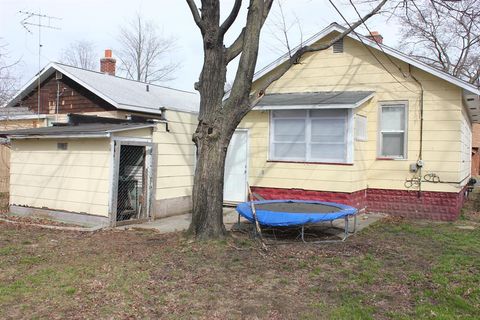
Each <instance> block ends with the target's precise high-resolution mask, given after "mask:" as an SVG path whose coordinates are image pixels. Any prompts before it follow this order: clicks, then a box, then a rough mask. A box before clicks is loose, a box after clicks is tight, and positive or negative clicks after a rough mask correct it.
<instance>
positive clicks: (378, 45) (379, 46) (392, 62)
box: [349, 0, 405, 76]
mask: <svg viewBox="0 0 480 320" xmlns="http://www.w3.org/2000/svg"><path fill="white" fill-rule="evenodd" d="M349 1H350V4H351V5H352V7H353V9H354V10H355V12H356V13H357V16H358V17H359V18H360V20H361V21H362V24H363V25H364V26H365V28H366V29H367V31H368V33H369V34H372V31H371V30H370V28H369V27H368V26H367V24H366V23H365V20H363V18H362V16H361V15H360V12H358V9H357V7H356V6H355V4H354V3H353V1H352V0H349ZM373 40H374V41H375V43H376V44H377V47H378V48H379V49H380V50H382V52H383V54H384V55H385V57H386V58H387V59H388V61H390V63H391V64H393V65H394V66H395V67H397V69H398V71H400V73H401V74H403V76H405V74H404V73H403V70H402V68H400V66H399V65H398V64H396V63H395V61H393V59H392V58H391V57H390V55H388V54H387V53H386V52H385V50H383V47H382V46H381V45H380V43H378V41H377V39H375V38H373Z"/></svg>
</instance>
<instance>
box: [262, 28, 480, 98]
mask: <svg viewBox="0 0 480 320" xmlns="http://www.w3.org/2000/svg"><path fill="white" fill-rule="evenodd" d="M345 30H347V29H346V28H345V27H342V26H341V25H339V24H338V23H335V22H334V23H332V24H330V25H329V26H328V27H326V28H325V29H323V30H322V31H320V32H319V33H317V34H315V35H314V36H312V37H311V38H309V39H307V40H306V41H305V42H303V43H301V44H300V45H298V46H297V47H295V48H293V49H292V51H294V52H295V51H296V50H297V49H299V48H300V46H308V45H312V44H314V43H315V42H317V41H319V40H321V39H322V38H324V37H325V36H327V35H329V34H330V33H332V32H339V33H342V32H344V31H345ZM346 37H349V38H351V39H354V40H356V41H359V42H361V41H363V43H365V44H366V45H368V46H370V47H372V48H374V49H377V50H381V49H383V51H385V53H386V54H389V55H391V56H392V57H395V58H397V59H399V60H401V61H403V62H405V63H408V64H410V65H412V66H414V67H417V68H418V69H421V70H423V71H425V72H428V73H430V74H432V75H434V76H437V77H439V78H441V79H443V80H445V81H447V82H450V83H452V84H454V85H456V86H458V87H460V88H462V89H464V90H465V91H467V92H468V93H471V94H476V95H480V89H479V88H478V87H476V86H475V85H473V84H471V83H468V82H467V81H464V80H462V79H459V78H457V77H455V76H452V75H451V74H449V73H446V72H444V71H441V70H438V69H437V68H434V67H432V66H429V65H427V64H425V63H423V62H421V61H419V60H416V59H413V58H411V57H410V56H408V55H407V54H405V53H403V52H400V51H398V50H396V49H393V48H391V47H389V46H386V45H384V44H381V43H377V42H375V41H373V40H370V39H368V38H367V37H364V36H362V35H360V34H358V33H357V32H350V33H349V34H347V36H346ZM380 48H381V49H380ZM289 58H290V54H289V53H288V52H287V53H285V54H284V55H282V56H280V57H279V58H278V59H277V60H275V61H273V62H271V63H270V64H268V65H267V66H265V67H264V68H262V69H260V70H259V71H257V72H256V73H255V76H254V79H253V81H256V80H258V79H260V78H261V77H263V76H264V75H266V74H267V73H269V72H270V71H272V70H273V69H275V68H276V67H278V66H280V65H281V64H282V63H284V62H286V61H288V59H289Z"/></svg>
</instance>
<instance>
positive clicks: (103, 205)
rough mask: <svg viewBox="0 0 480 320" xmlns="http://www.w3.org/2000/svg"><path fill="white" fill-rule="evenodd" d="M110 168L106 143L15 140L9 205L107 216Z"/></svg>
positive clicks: (107, 143)
mask: <svg viewBox="0 0 480 320" xmlns="http://www.w3.org/2000/svg"><path fill="white" fill-rule="evenodd" d="M58 142H66V143H68V148H67V150H57V143H58ZM110 165H111V152H110V140H109V139H65V140H57V139H39V140H33V139H25V140H14V141H13V142H12V151H11V175H10V182H11V184H10V204H11V205H20V206H29V207H35V208H48V209H52V210H61V211H70V212H81V213H88V214H93V215H100V216H108V204H109V190H110V189H109V185H110Z"/></svg>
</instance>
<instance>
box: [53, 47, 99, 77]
mask: <svg viewBox="0 0 480 320" xmlns="http://www.w3.org/2000/svg"><path fill="white" fill-rule="evenodd" d="M60 61H61V62H63V63H65V64H69V65H71V66H74V67H79V68H82V69H87V70H95V69H97V59H96V55H95V45H94V44H93V42H90V41H86V40H80V41H75V42H72V43H70V45H69V46H68V47H67V48H65V49H64V50H63V52H62V55H61V58H60Z"/></svg>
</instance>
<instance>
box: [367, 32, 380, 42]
mask: <svg viewBox="0 0 480 320" xmlns="http://www.w3.org/2000/svg"><path fill="white" fill-rule="evenodd" d="M366 37H367V38H368V39H370V40H372V41H376V42H377V43H383V37H382V35H381V34H380V33H378V31H372V32H370V34H369V35H366Z"/></svg>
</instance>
